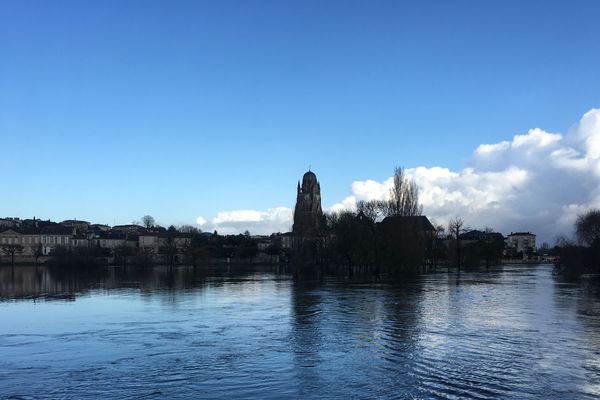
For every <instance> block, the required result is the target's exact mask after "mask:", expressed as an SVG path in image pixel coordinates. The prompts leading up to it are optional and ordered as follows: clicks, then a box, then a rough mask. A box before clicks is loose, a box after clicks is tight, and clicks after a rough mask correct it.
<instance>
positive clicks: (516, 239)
mask: <svg viewBox="0 0 600 400" xmlns="http://www.w3.org/2000/svg"><path fill="white" fill-rule="evenodd" d="M506 248H507V250H509V251H510V252H512V253H513V254H514V255H516V254H518V253H522V254H523V257H524V258H525V257H526V255H529V254H533V253H534V252H535V249H536V247H535V235H534V234H533V233H531V232H511V234H510V235H508V236H507V237H506Z"/></svg>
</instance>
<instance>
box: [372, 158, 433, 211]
mask: <svg viewBox="0 0 600 400" xmlns="http://www.w3.org/2000/svg"><path fill="white" fill-rule="evenodd" d="M376 204H378V207H379V209H380V212H381V213H382V214H383V215H384V216H386V217H389V216H415V215H421V214H422V212H423V208H422V207H421V206H420V205H419V189H418V187H417V183H416V182H415V180H414V179H408V178H407V177H406V174H405V173H404V168H402V167H396V169H395V170H394V185H393V186H392V188H391V189H390V198H389V200H388V201H380V202H378V203H376Z"/></svg>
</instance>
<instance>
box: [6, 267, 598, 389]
mask: <svg viewBox="0 0 600 400" xmlns="http://www.w3.org/2000/svg"><path fill="white" fill-rule="evenodd" d="M0 321H1V322H0V398H52V399H54V398H70V399H82V398H100V397H102V398H120V399H121V398H136V399H138V398H149V399H153V398H169V399H175V398H203V399H232V398H251V399H285V398H290V399H296V398H320V399H321V398H325V399H327V398H345V399H348V398H357V399H365V398H386V399H391V398H398V399H407V398H408V399H411V398H442V399H457V398H475V399H496V398H513V399H534V398H536V399H539V398H544V399H592V398H598V397H599V396H600V287H598V286H596V285H593V284H589V283H585V282H581V281H579V282H566V281H562V280H561V279H559V278H556V277H553V276H552V268H551V267H550V266H544V265H542V266H522V265H514V266H510V265H509V266H504V267H501V268H496V269H493V270H491V271H485V270H482V271H477V272H463V273H461V274H460V276H457V275H456V274H454V273H452V274H447V273H446V272H443V273H437V274H425V275H421V276H418V277H415V278H411V279H404V280H402V281H400V282H398V281H390V280H386V279H382V280H379V281H374V280H369V279H358V278H357V279H354V280H347V279H342V278H333V277H331V278H325V279H322V280H316V281H303V282H296V281H294V280H293V279H292V277H291V276H290V275H289V274H286V273H285V272H284V271H280V270H277V269H276V268H272V269H270V268H264V269H262V270H261V269H255V268H254V269H252V268H250V267H248V268H246V269H244V268H239V269H235V270H234V269H229V270H228V269H227V268H226V267H222V268H220V269H206V268H197V269H196V270H194V269H192V268H175V269H174V270H173V271H170V270H169V269H166V268H154V269H151V270H146V271H136V270H135V269H133V268H130V269H127V270H126V269H123V268H109V269H106V270H102V271H99V272H94V273H91V272H84V271H79V272H76V273H75V272H70V273H67V272H61V271H53V270H49V269H46V268H44V267H38V268H36V267H15V268H14V269H11V268H10V267H2V268H0Z"/></svg>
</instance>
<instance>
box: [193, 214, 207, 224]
mask: <svg viewBox="0 0 600 400" xmlns="http://www.w3.org/2000/svg"><path fill="white" fill-rule="evenodd" d="M206 222H208V221H206V220H205V219H204V218H202V217H201V216H200V217H198V218H196V223H197V224H198V225H200V226H202V225H204V224H206Z"/></svg>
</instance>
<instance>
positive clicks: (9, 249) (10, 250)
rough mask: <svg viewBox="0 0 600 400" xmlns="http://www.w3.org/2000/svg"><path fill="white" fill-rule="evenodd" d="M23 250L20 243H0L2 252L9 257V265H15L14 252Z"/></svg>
mask: <svg viewBox="0 0 600 400" xmlns="http://www.w3.org/2000/svg"><path fill="white" fill-rule="evenodd" d="M22 251H23V246H21V245H20V244H5V245H2V252H3V253H4V254H5V255H7V256H8V257H10V264H11V266H13V267H14V266H15V254H19V253H21V252H22Z"/></svg>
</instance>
